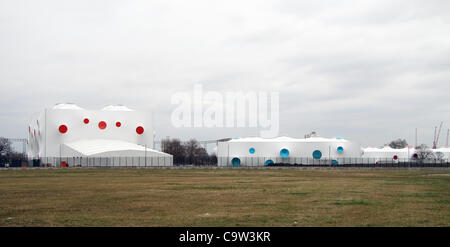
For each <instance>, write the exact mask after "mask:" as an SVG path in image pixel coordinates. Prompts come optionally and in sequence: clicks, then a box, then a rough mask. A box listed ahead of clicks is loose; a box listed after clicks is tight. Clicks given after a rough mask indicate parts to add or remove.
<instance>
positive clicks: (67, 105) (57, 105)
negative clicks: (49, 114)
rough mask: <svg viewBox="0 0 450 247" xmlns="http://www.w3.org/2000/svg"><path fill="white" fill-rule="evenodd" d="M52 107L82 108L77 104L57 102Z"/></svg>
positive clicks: (63, 108)
mask: <svg viewBox="0 0 450 247" xmlns="http://www.w3.org/2000/svg"><path fill="white" fill-rule="evenodd" d="M53 109H61V110H83V108H81V107H79V106H77V105H76V104H74V103H58V104H56V105H55V106H53Z"/></svg>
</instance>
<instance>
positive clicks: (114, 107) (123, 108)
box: [102, 105, 133, 111]
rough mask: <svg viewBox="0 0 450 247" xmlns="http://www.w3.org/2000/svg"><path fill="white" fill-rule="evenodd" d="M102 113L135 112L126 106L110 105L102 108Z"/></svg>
mask: <svg viewBox="0 0 450 247" xmlns="http://www.w3.org/2000/svg"><path fill="white" fill-rule="evenodd" d="M102 111H133V110H131V109H130V108H128V107H126V106H124V105H108V106H105V107H103V108H102Z"/></svg>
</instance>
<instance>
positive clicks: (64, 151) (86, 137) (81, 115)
mask: <svg viewBox="0 0 450 247" xmlns="http://www.w3.org/2000/svg"><path fill="white" fill-rule="evenodd" d="M28 133H29V136H28V142H27V155H28V157H29V158H30V159H40V160H41V161H42V162H43V163H47V164H50V165H59V164H61V163H64V164H66V165H69V164H68V163H70V159H67V158H72V160H74V159H73V158H74V157H84V158H89V157H91V158H94V157H104V158H106V157H144V161H145V162H144V163H145V164H147V162H146V157H161V158H162V160H163V162H162V163H160V162H159V161H160V159H157V160H158V162H153V163H152V164H153V165H161V166H167V165H172V164H173V162H172V155H169V154H166V153H163V152H159V151H156V150H153V149H152V148H153V138H154V136H153V128H152V119H151V114H150V113H147V112H142V111H136V110H132V109H130V108H128V107H126V106H123V105H110V106H106V107H104V108H103V109H101V110H86V109H83V108H81V107H79V106H77V105H75V104H72V103H64V104H57V105H55V106H54V107H52V108H47V109H44V110H43V111H41V112H39V113H37V114H35V115H34V116H33V117H32V119H31V121H30V123H29V126H28ZM55 157H57V158H58V159H55ZM105 160H107V159H103V161H105ZM116 164H117V163H116ZM118 164H120V163H118ZM127 164H128V162H127ZM70 165H82V164H70Z"/></svg>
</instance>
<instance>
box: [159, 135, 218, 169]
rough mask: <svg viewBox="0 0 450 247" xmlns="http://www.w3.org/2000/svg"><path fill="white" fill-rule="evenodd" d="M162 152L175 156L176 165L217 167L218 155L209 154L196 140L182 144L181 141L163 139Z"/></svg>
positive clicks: (174, 162)
mask: <svg viewBox="0 0 450 247" xmlns="http://www.w3.org/2000/svg"><path fill="white" fill-rule="evenodd" d="M161 151H163V152H164V153H168V154H171V155H173V164H174V165H215V164H217V156H216V154H211V155H210V154H208V152H207V150H206V149H205V148H204V147H202V146H201V145H200V143H199V142H198V141H197V140H196V139H190V140H189V141H186V142H182V141H180V140H179V139H176V138H175V139H163V140H162V141H161Z"/></svg>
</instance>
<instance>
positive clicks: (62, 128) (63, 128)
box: [59, 124, 67, 134]
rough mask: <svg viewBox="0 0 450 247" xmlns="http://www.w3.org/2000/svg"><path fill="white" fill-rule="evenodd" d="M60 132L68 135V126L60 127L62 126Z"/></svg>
mask: <svg viewBox="0 0 450 247" xmlns="http://www.w3.org/2000/svg"><path fill="white" fill-rule="evenodd" d="M59 132H60V133H61V134H64V133H66V132H67V126H65V125H64V124H62V125H60V126H59Z"/></svg>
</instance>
